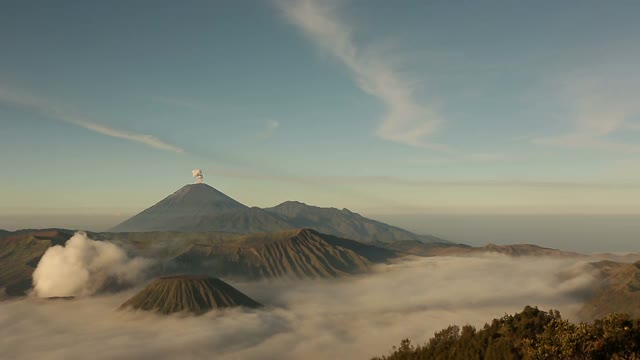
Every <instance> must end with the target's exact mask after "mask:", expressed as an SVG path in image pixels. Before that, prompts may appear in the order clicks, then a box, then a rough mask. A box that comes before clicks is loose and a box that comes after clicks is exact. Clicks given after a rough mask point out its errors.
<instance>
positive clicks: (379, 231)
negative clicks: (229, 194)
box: [264, 201, 447, 243]
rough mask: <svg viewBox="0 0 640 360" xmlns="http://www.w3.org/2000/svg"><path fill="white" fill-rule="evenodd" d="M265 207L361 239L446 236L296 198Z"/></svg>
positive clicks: (324, 230)
mask: <svg viewBox="0 0 640 360" xmlns="http://www.w3.org/2000/svg"><path fill="white" fill-rule="evenodd" d="M264 210H265V211H267V212H269V213H273V214H277V215H279V216H280V217H282V218H284V219H286V220H287V221H289V222H290V223H291V224H293V225H294V226H295V227H299V228H312V229H315V230H318V231H319V232H321V233H324V234H330V235H335V236H340V237H344V238H347V239H352V240H357V241H363V242H382V243H391V242H394V241H404V240H418V241H421V242H430V243H431V242H435V243H446V242H447V241H446V240H443V239H439V238H437V237H435V236H430V235H417V234H414V233H412V232H410V231H407V230H404V229H401V228H399V227H396V226H391V225H387V224H385V223H382V222H379V221H376V220H372V219H368V218H366V217H364V216H362V215H360V214H358V213H354V212H352V211H350V210H348V209H342V210H339V209H336V208H321V207H317V206H312V205H307V204H305V203H302V202H299V201H286V202H283V203H282V204H280V205H277V206H274V207H272V208H266V209H264Z"/></svg>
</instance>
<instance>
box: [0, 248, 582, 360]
mask: <svg viewBox="0 0 640 360" xmlns="http://www.w3.org/2000/svg"><path fill="white" fill-rule="evenodd" d="M591 281H592V277H591V275H590V274H588V273H587V272H586V271H585V270H584V267H582V266H581V265H580V264H575V263H574V262H571V261H567V260H550V259H536V258H508V257H505V256H485V257H477V258H452V257H438V258H412V259H408V260H405V261H402V262H399V263H396V264H393V265H381V266H378V267H377V268H376V271H375V273H374V274H371V275H366V276H365V275H363V276H357V277H351V278H346V279H342V280H332V281H310V282H298V283H275V284H274V283H267V282H261V283H242V284H241V283H233V282H232V283H231V284H232V285H234V286H235V287H237V288H238V289H239V290H241V291H243V292H244V293H245V294H247V295H249V296H250V297H252V298H254V299H255V300H257V301H259V302H261V303H263V304H265V305H267V306H266V308H265V309H263V310H255V311H249V310H238V309H234V310H226V311H212V312H210V313H208V314H205V315H203V316H200V317H194V316H185V315H174V316H167V317H163V316H160V315H155V314H150V313H145V312H121V311H117V310H116V308H117V307H118V306H119V305H120V304H121V303H123V302H124V301H125V300H126V299H127V298H128V297H130V296H131V295H132V294H133V293H134V291H133V290H131V291H127V292H125V293H119V294H116V295H109V296H94V297H85V298H80V299H75V300H42V299H36V298H28V299H23V300H17V301H11V302H3V303H0V349H2V357H5V358H7V359H83V360H84V359H114V358H118V359H154V360H159V359H178V358H180V359H211V358H216V359H345V358H349V359H368V358H369V357H371V356H374V355H381V354H386V353H387V352H388V351H389V350H390V349H391V346H393V345H397V344H398V343H399V342H400V340H401V339H403V338H407V337H408V338H411V339H412V340H413V341H414V342H418V343H422V342H425V341H426V340H427V339H428V338H429V337H430V336H431V335H433V333H434V332H435V331H438V330H440V329H442V328H444V327H446V326H448V325H450V324H459V325H463V324H466V323H470V324H472V325H475V326H482V325H483V324H484V323H485V322H488V321H490V320H491V319H493V318H495V317H500V316H502V315H504V314H505V313H514V312H517V311H520V310H522V308H523V307H524V306H525V305H537V306H538V307H540V308H541V309H543V310H549V309H551V308H554V309H558V310H560V311H561V313H562V314H563V315H565V316H571V315H572V314H573V313H574V311H576V310H577V309H578V308H579V306H580V299H579V298H580V296H581V295H583V294H584V292H585V291H587V289H588V288H589V284H590V282H591Z"/></svg>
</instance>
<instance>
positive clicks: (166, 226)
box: [112, 184, 248, 232]
mask: <svg viewBox="0 0 640 360" xmlns="http://www.w3.org/2000/svg"><path fill="white" fill-rule="evenodd" d="M244 209H248V208H247V207H246V206H245V205H242V204H241V203H239V202H237V201H235V200H233V199H232V198H230V197H228V196H227V195H225V194H223V193H221V192H220V191H218V190H216V189H214V188H212V187H211V186H209V185H207V184H191V185H186V186H184V187H182V188H181V189H180V190H178V191H176V192H175V193H173V194H171V195H169V196H168V197H166V198H165V199H164V200H162V201H160V202H159V203H157V204H155V205H153V206H152V207H150V208H148V209H146V210H144V211H142V212H141V213H139V214H138V215H135V216H134V217H132V218H130V219H128V220H127V221H125V222H123V223H121V224H120V225H117V226H116V227H114V228H113V229H112V231H116V232H127V231H163V230H179V229H182V228H189V227H198V225H199V224H200V222H201V221H202V219H203V218H212V217H214V216H216V215H220V214H224V213H226V212H230V211H238V210H244ZM194 231H195V230H194Z"/></svg>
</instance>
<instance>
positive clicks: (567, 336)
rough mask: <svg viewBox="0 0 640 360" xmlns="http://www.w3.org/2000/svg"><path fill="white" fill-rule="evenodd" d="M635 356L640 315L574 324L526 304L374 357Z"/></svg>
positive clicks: (634, 359) (542, 359)
mask: <svg viewBox="0 0 640 360" xmlns="http://www.w3.org/2000/svg"><path fill="white" fill-rule="evenodd" d="M414 359H420V360H458V359H459V360H510V359H514V360H515V359H524V360H587V359H589V360H605V359H615V360H638V359H640V320H639V319H631V318H630V316H629V315H624V314H610V315H609V316H607V317H605V318H603V319H601V320H596V321H595V322H594V323H592V324H587V323H580V324H573V323H570V322H569V321H567V320H564V319H562V318H561V316H560V313H558V312H557V311H550V312H545V311H540V310H538V309H537V308H534V307H529V306H527V307H525V308H524V310H523V311H522V312H520V313H517V314H515V315H513V316H512V315H505V316H504V317H502V318H500V319H494V320H493V321H492V322H491V324H486V325H485V326H484V328H483V329H482V330H479V331H476V329H475V328H474V327H473V326H470V325H466V326H464V327H462V330H461V329H460V328H459V327H458V326H449V327H448V328H446V329H444V330H441V331H439V332H437V333H435V334H434V336H433V337H432V338H431V339H430V340H429V341H428V342H427V343H426V344H424V345H419V346H414V345H411V341H410V340H408V339H404V340H402V343H401V346H400V347H399V348H396V347H394V348H393V351H392V353H391V354H389V355H387V356H382V357H376V358H374V360H414Z"/></svg>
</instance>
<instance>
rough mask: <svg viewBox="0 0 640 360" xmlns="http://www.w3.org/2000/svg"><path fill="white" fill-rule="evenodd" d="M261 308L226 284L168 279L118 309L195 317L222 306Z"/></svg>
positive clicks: (189, 277)
mask: <svg viewBox="0 0 640 360" xmlns="http://www.w3.org/2000/svg"><path fill="white" fill-rule="evenodd" d="M235 306H245V307H249V308H258V307H262V305H261V304H260V303H258V302H256V301H254V300H253V299H251V298H250V297H248V296H246V295H245V294H243V293H241V292H240V291H238V290H236V289H235V288H234V287H232V286H231V285H229V284H227V283H226V282H224V281H222V280H220V279H218V278H213V277H207V276H192V275H182V276H170V277H162V278H159V279H156V280H154V281H153V282H152V283H150V284H149V285H147V286H146V287H145V288H144V289H142V291H140V292H139V293H138V294H136V295H135V296H134V297H132V298H131V299H129V300H127V301H126V302H125V303H124V304H122V305H121V306H120V309H121V310H122V309H126V308H133V309H140V310H146V311H156V312H159V313H162V314H171V313H175V312H183V311H185V312H191V313H194V314H197V315H200V314H204V313H206V312H207V311H209V310H212V309H217V308H225V307H235Z"/></svg>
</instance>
